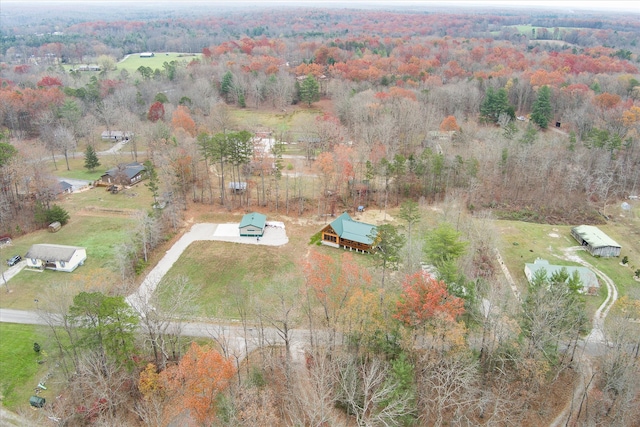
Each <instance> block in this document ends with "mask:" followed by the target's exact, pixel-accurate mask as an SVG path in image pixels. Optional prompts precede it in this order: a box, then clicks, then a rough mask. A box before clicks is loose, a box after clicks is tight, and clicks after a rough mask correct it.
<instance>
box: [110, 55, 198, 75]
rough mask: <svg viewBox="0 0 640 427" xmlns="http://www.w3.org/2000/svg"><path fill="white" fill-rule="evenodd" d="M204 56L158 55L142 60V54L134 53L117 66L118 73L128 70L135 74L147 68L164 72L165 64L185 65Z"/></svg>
mask: <svg viewBox="0 0 640 427" xmlns="http://www.w3.org/2000/svg"><path fill="white" fill-rule="evenodd" d="M201 56H202V54H200V53H177V52H168V53H156V54H155V56H154V57H152V58H140V54H136V53H133V54H131V55H128V56H126V57H125V58H124V59H123V60H122V61H120V62H118V64H116V66H117V71H120V70H127V71H128V72H130V73H133V72H135V71H136V70H137V69H138V68H139V67H141V66H145V67H150V68H151V69H153V70H155V69H156V68H158V69H160V70H162V69H163V68H162V64H164V63H165V62H171V61H178V62H179V63H184V64H185V65H186V64H188V63H189V62H191V61H193V60H194V59H199V58H200V57H201Z"/></svg>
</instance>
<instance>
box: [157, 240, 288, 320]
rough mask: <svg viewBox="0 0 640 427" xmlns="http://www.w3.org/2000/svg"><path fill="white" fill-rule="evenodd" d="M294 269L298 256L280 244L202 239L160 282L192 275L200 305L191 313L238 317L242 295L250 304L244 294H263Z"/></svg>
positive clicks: (162, 283)
mask: <svg viewBox="0 0 640 427" xmlns="http://www.w3.org/2000/svg"><path fill="white" fill-rule="evenodd" d="M294 269H295V260H292V259H289V258H288V257H287V256H286V252H285V251H282V250H281V249H279V248H277V247H268V246H253V245H243V244H239V243H228V242H210V241H201V242H194V243H192V244H191V245H190V246H189V247H188V248H187V249H186V250H185V251H184V252H183V254H182V256H181V257H180V259H179V260H178V262H176V263H175V264H174V265H173V267H172V268H171V270H170V271H169V272H168V273H167V275H166V276H165V277H164V278H163V280H162V281H161V282H160V285H159V286H160V287H162V286H169V283H171V279H172V278H175V277H179V276H185V277H188V278H189V281H190V282H191V284H192V286H194V287H195V288H196V289H197V293H198V299H197V303H198V307H194V308H193V309H191V308H189V312H188V314H189V315H191V316H194V317H197V316H214V317H228V318H237V317H238V312H237V309H236V306H235V304H236V299H237V298H238V296H240V297H241V298H240V299H241V300H242V302H243V303H244V304H245V308H249V306H248V304H249V301H247V300H246V299H245V298H244V297H242V296H245V295H248V296H250V297H253V296H256V295H259V294H260V293H261V292H262V291H263V290H264V289H265V287H267V286H268V285H270V284H274V283H278V282H279V278H281V277H282V276H284V275H286V274H287V273H288V272H290V271H292V270H294ZM291 291H292V292H295V291H296V289H292V290H291Z"/></svg>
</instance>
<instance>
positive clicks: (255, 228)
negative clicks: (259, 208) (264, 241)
mask: <svg viewBox="0 0 640 427" xmlns="http://www.w3.org/2000/svg"><path fill="white" fill-rule="evenodd" d="M266 224H267V216H266V215H263V214H261V213H258V212H252V213H248V214H246V215H245V216H243V217H242V221H240V225H239V226H238V228H239V229H240V235H241V236H251V237H261V236H262V235H263V234H264V228H265V226H266Z"/></svg>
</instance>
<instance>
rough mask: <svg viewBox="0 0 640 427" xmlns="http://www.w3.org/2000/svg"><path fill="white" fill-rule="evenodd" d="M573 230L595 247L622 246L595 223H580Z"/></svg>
mask: <svg viewBox="0 0 640 427" xmlns="http://www.w3.org/2000/svg"><path fill="white" fill-rule="evenodd" d="M573 231H574V232H575V233H576V234H578V235H579V236H580V237H581V238H582V240H585V241H587V242H589V245H591V247H593V248H602V247H605V246H615V247H617V248H619V247H620V245H619V244H618V243H617V242H616V241H615V240H613V239H612V238H611V237H609V236H607V235H606V234H604V233H603V232H602V230H600V229H599V228H598V227H594V226H593V225H580V226H578V227H574V228H573Z"/></svg>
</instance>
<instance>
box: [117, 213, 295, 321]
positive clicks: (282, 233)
mask: <svg viewBox="0 0 640 427" xmlns="http://www.w3.org/2000/svg"><path fill="white" fill-rule="evenodd" d="M238 226H239V223H234V224H211V223H203V224H195V225H193V227H191V230H189V231H188V232H187V233H185V234H184V235H183V236H182V237H181V238H180V240H178V241H177V242H176V243H174V245H173V246H172V247H171V248H170V249H169V250H168V251H167V252H166V254H165V256H164V257H163V258H162V259H161V260H160V261H159V262H158V264H156V266H155V267H154V268H153V270H151V272H149V274H148V275H147V277H145V279H144V280H143V281H142V284H141V285H140V288H138V290H137V291H136V292H134V293H133V294H131V295H129V296H128V297H127V302H128V303H129V304H130V305H131V306H132V307H133V308H135V309H136V310H137V311H138V312H139V313H143V312H144V310H143V309H144V308H145V307H146V306H147V302H148V301H149V298H150V297H151V295H152V294H153V292H155V290H156V287H157V286H158V283H160V280H162V278H163V277H164V275H165V274H167V272H168V271H169V270H170V269H171V267H172V266H173V264H174V263H175V262H176V261H177V260H178V259H179V258H180V255H182V252H184V250H185V249H187V247H188V246H189V245H190V244H191V243H192V242H195V241H197V240H219V241H223V242H234V243H241V244H247V245H267V246H282V245H285V244H287V243H288V242H289V238H288V237H287V233H286V230H285V227H284V223H282V222H273V221H271V222H269V221H268V222H267V226H266V228H265V231H264V235H263V236H262V237H260V239H259V240H258V239H256V238H255V237H245V236H240V230H239V228H238Z"/></svg>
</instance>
